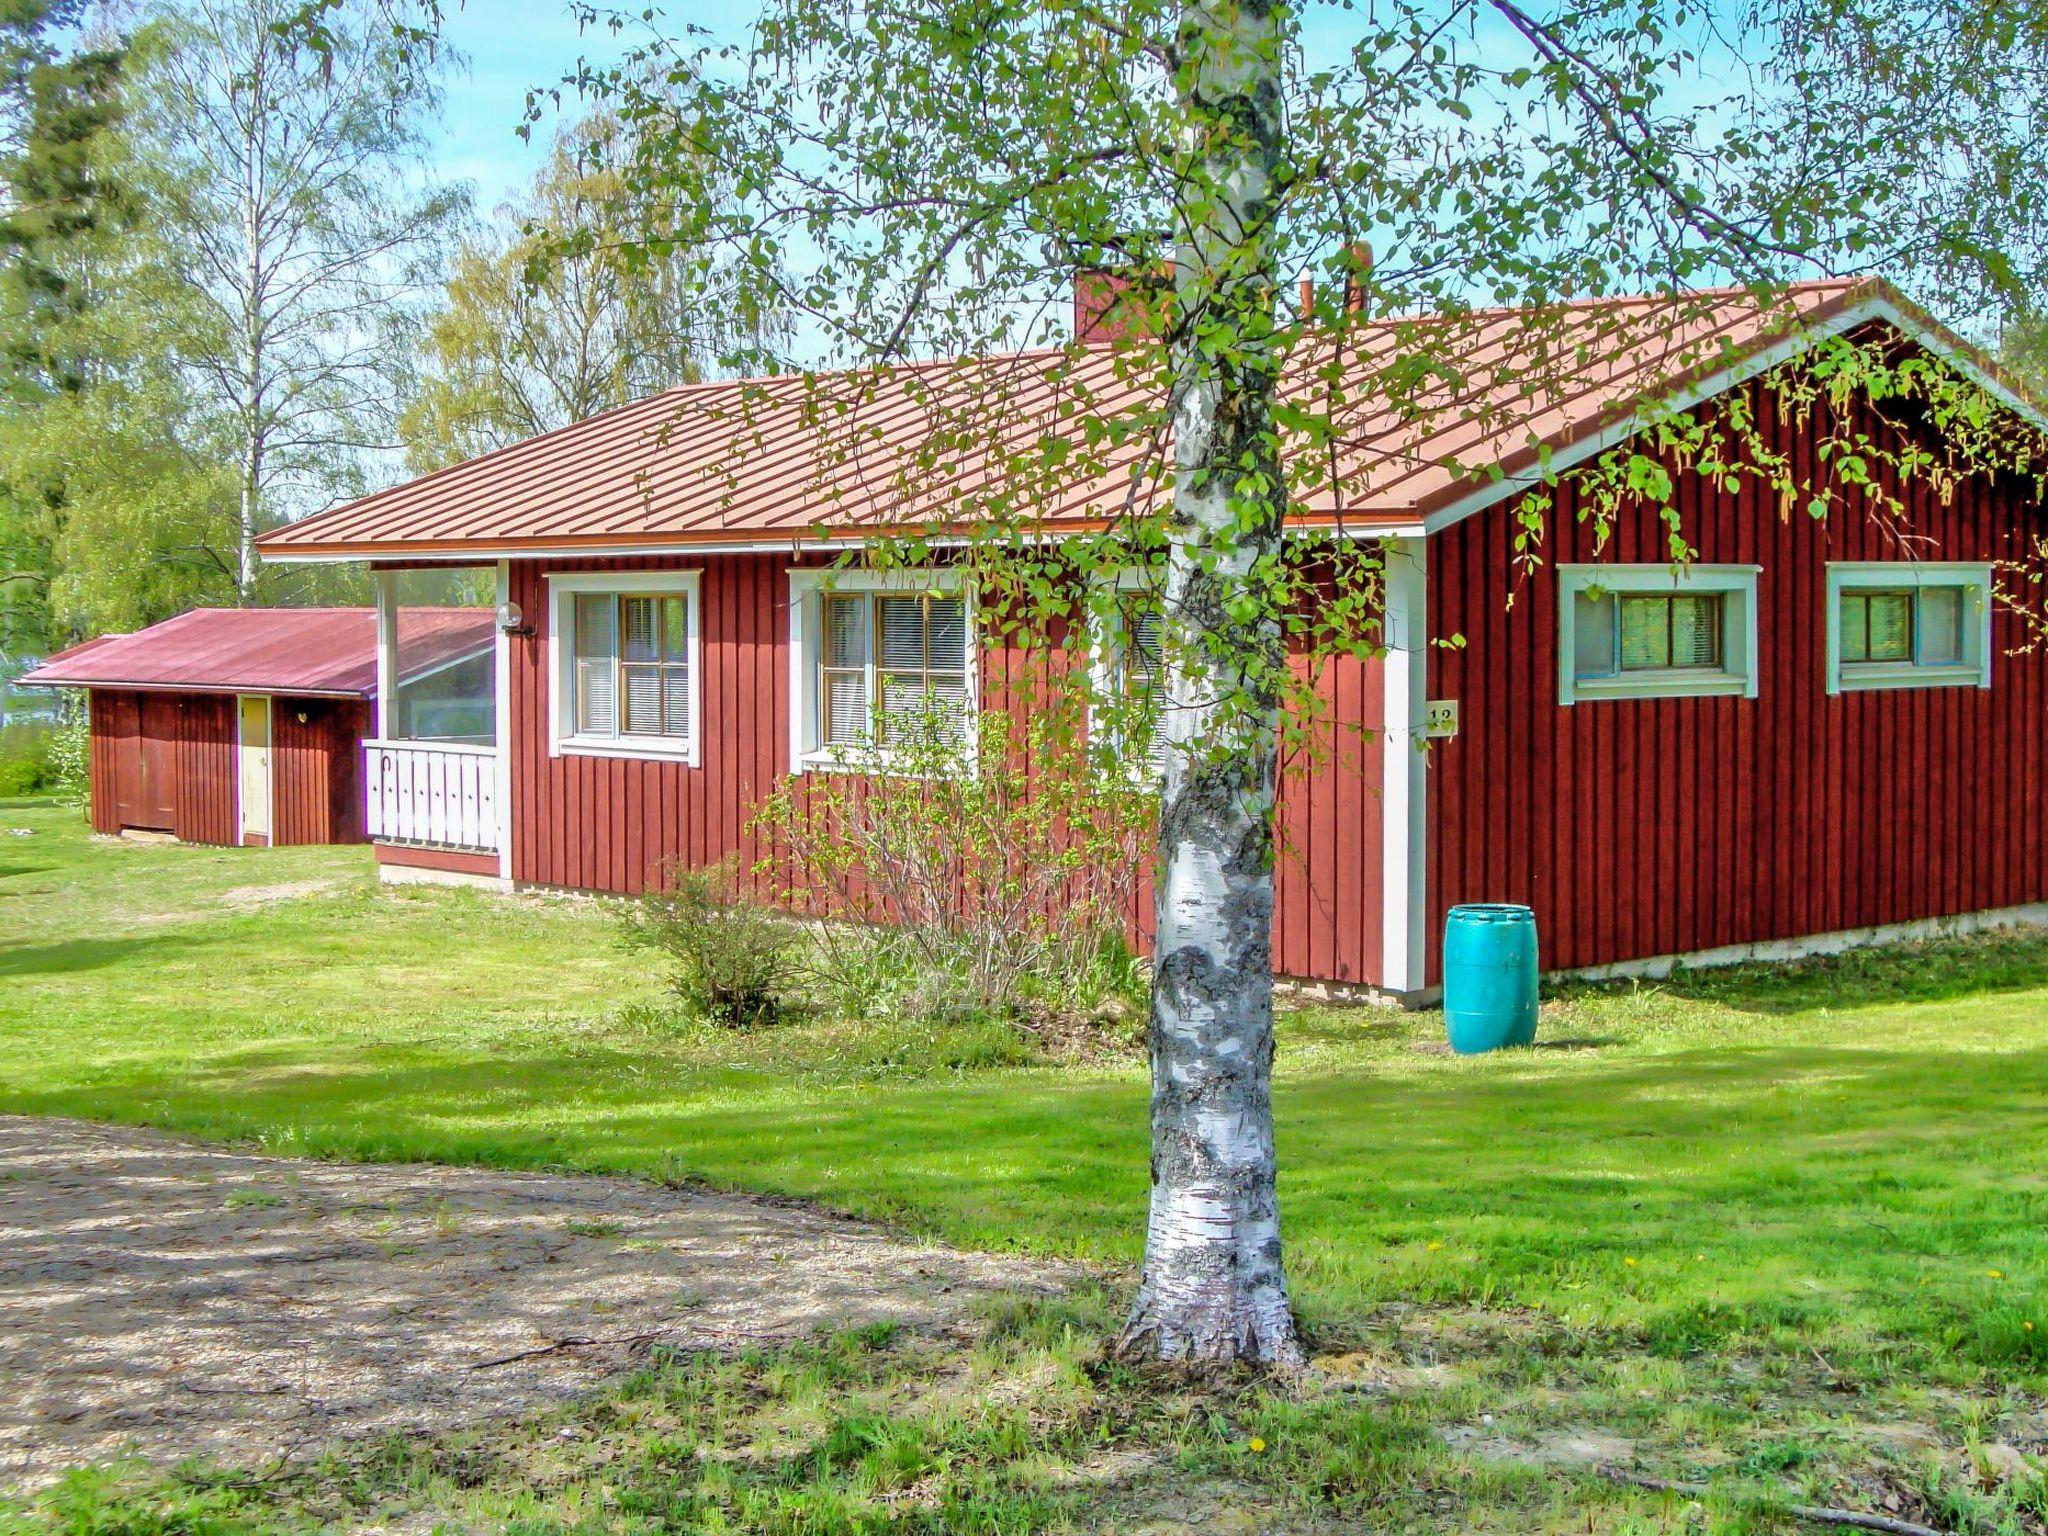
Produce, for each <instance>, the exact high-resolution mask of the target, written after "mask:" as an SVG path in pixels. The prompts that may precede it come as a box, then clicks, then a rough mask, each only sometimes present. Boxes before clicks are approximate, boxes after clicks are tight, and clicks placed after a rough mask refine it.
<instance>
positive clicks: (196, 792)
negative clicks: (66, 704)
mask: <svg viewBox="0 0 2048 1536" xmlns="http://www.w3.org/2000/svg"><path fill="white" fill-rule="evenodd" d="M89 711H90V712H89V715H88V727H87V729H88V732H89V735H90V738H91V753H92V766H91V777H92V824H93V829H94V830H95V831H99V832H118V831H120V830H121V829H122V828H123V827H142V828H148V829H150V830H153V831H163V832H169V833H171V834H172V835H174V836H175V837H177V838H179V839H180V840H182V841H184V842H188V843H232V842H234V841H235V840H236V839H235V701H234V699H233V698H232V697H225V696H220V695H214V694H184V693H142V692H126V691H120V690H114V689H94V690H93V691H92V695H91V702H90V706H89Z"/></svg>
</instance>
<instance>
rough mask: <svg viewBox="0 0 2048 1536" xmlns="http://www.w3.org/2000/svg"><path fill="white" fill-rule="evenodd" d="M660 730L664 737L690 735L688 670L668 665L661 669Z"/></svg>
mask: <svg viewBox="0 0 2048 1536" xmlns="http://www.w3.org/2000/svg"><path fill="white" fill-rule="evenodd" d="M661 704H662V707H661V721H662V724H661V730H662V734H663V735H664V736H687V735H689V734H690V669H689V668H688V667H683V666H675V665H670V666H666V667H663V668H662V669H661Z"/></svg>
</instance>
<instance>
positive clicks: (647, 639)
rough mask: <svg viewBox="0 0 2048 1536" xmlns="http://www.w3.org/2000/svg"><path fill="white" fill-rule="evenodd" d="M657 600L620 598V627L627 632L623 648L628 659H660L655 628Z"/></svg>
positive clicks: (649, 598)
mask: <svg viewBox="0 0 2048 1536" xmlns="http://www.w3.org/2000/svg"><path fill="white" fill-rule="evenodd" d="M655 602H656V600H655V599H654V598H651V597H622V598H620V599H619V627H620V628H621V629H622V630H623V631H624V632H625V636H624V644H623V648H624V651H625V659H626V660H627V661H659V660H660V659H661V653H660V651H659V650H657V649H656V641H657V636H656V634H655V630H654V610H655Z"/></svg>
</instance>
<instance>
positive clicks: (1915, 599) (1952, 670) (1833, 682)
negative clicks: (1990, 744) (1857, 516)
mask: <svg viewBox="0 0 2048 1536" xmlns="http://www.w3.org/2000/svg"><path fill="white" fill-rule="evenodd" d="M1828 589H1829V602H1830V611H1831V617H1832V624H1833V628H1832V631H1831V633H1830V641H1831V645H1830V654H1829V657H1828V667H1829V671H1828V691H1829V692H1830V693H1840V692H1843V691H1845V690H1847V691H1854V690H1857V689H1864V688H1929V687H1949V686H1957V685H1962V686H1969V685H1972V684H1974V685H1976V686H1980V687H1985V686H1989V681H1990V657H1989V623H1988V620H1989V608H1988V597H1989V593H1990V590H1991V576H1990V567H1989V566H1977V565H1940V564H1933V565H1922V564H1916V563H1912V562H1905V561H1893V562H1874V563H1868V564H1837V565H1831V566H1829V567H1828Z"/></svg>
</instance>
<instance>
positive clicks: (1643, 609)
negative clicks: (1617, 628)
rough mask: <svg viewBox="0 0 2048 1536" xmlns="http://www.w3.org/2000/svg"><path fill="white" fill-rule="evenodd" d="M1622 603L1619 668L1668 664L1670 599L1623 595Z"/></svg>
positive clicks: (1638, 667)
mask: <svg viewBox="0 0 2048 1536" xmlns="http://www.w3.org/2000/svg"><path fill="white" fill-rule="evenodd" d="M1617 601H1618V602H1620V604H1621V668H1622V670H1623V671H1624V672H1635V671H1642V670H1644V669H1646V668H1652V667H1668V666H1670V665H1671V599H1670V598H1668V597H1623V598H1619V599H1617Z"/></svg>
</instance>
